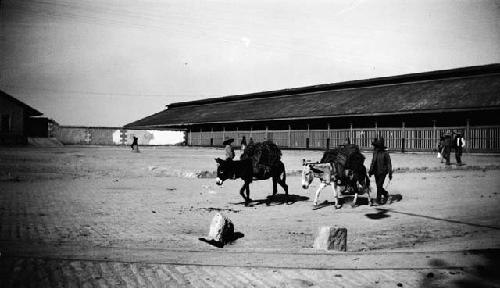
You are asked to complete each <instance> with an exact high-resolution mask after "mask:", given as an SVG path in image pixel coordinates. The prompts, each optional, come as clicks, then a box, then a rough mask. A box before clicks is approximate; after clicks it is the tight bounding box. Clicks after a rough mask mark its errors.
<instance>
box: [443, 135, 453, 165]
mask: <svg viewBox="0 0 500 288" xmlns="http://www.w3.org/2000/svg"><path fill="white" fill-rule="evenodd" d="M452 142H453V141H452V139H451V134H450V132H446V133H445V134H444V149H443V157H444V159H445V160H446V165H451V163H450V154H451V146H452Z"/></svg>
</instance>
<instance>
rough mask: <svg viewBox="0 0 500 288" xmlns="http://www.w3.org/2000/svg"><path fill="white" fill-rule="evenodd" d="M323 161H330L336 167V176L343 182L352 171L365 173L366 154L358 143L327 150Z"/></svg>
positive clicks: (359, 173)
mask: <svg viewBox="0 0 500 288" xmlns="http://www.w3.org/2000/svg"><path fill="white" fill-rule="evenodd" d="M320 162H321V163H330V164H332V166H334V167H335V169H334V170H335V175H334V177H335V178H336V179H337V180H339V181H341V183H342V184H343V183H344V182H345V181H346V180H347V178H348V176H349V175H348V174H349V172H350V171H352V172H353V173H354V174H355V175H365V174H366V167H365V166H364V163H365V156H364V155H363V154H361V152H360V151H359V147H358V145H355V144H347V145H341V146H339V147H337V148H334V149H330V150H327V151H326V152H325V153H324V154H323V157H322V158H321V161H320Z"/></svg>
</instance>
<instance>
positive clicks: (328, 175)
mask: <svg viewBox="0 0 500 288" xmlns="http://www.w3.org/2000/svg"><path fill="white" fill-rule="evenodd" d="M364 162H365V156H363V154H361V152H360V151H359V147H358V146H357V145H351V144H347V145H341V146H339V147H338V148H334V149H331V150H327V151H325V152H324V153H323V157H322V158H321V160H320V162H319V163H317V162H316V163H314V162H308V161H305V159H303V160H302V188H304V189H308V188H309V185H310V184H311V182H312V181H313V179H314V178H319V179H320V181H321V183H320V186H319V188H318V190H317V191H316V195H315V197H314V201H313V202H314V205H316V204H317V201H318V197H319V194H320V192H321V190H322V189H323V188H324V187H325V186H327V185H330V186H331V187H332V188H333V193H334V197H335V208H339V207H340V206H339V205H338V204H339V203H338V195H339V190H338V186H343V187H345V189H344V192H350V193H353V194H354V200H353V206H355V205H356V200H357V199H358V194H364V193H366V194H367V196H368V201H369V203H370V204H371V198H370V179H369V178H368V175H367V174H366V167H365V166H364ZM330 180H331V181H332V183H331V181H330ZM332 184H333V185H332ZM350 193H349V194H350Z"/></svg>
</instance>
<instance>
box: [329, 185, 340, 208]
mask: <svg viewBox="0 0 500 288" xmlns="http://www.w3.org/2000/svg"><path fill="white" fill-rule="evenodd" d="M331 187H332V190H333V198H334V201H335V209H338V208H340V206H339V191H338V189H339V186H338V185H337V183H336V182H335V183H334V184H333V185H331Z"/></svg>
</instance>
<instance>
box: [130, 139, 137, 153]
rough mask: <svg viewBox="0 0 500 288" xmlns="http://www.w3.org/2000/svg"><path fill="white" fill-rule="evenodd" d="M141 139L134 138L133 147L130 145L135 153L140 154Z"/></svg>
mask: <svg viewBox="0 0 500 288" xmlns="http://www.w3.org/2000/svg"><path fill="white" fill-rule="evenodd" d="M138 140H139V138H137V137H135V136H134V140H133V142H132V145H130V148H132V151H133V152H139V143H138Z"/></svg>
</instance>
